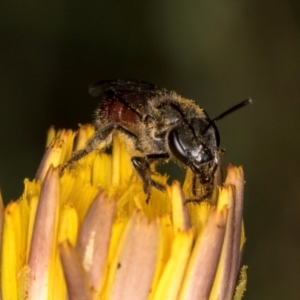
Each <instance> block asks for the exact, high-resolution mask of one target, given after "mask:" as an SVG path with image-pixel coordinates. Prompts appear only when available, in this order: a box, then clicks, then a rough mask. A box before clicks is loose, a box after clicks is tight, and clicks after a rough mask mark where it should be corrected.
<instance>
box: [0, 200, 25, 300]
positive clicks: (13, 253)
mask: <svg viewBox="0 0 300 300" xmlns="http://www.w3.org/2000/svg"><path fill="white" fill-rule="evenodd" d="M20 235H21V225H20V211H19V205H18V203H16V202H12V203H10V204H8V206H7V207H6V209H5V211H4V223H3V237H2V241H3V242H2V253H1V282H2V299H3V300H6V299H12V300H14V299H18V298H17V297H18V293H17V291H18V287H17V275H18V272H19V270H20V262H19V256H20Z"/></svg>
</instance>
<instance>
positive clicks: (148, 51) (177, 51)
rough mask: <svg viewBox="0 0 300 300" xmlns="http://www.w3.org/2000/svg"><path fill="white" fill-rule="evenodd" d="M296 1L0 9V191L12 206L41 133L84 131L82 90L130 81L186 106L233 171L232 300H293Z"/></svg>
mask: <svg viewBox="0 0 300 300" xmlns="http://www.w3.org/2000/svg"><path fill="white" fill-rule="evenodd" d="M299 3H300V2H299V1H297V0H294V1H283V0H282V1H280V0H279V1H272V2H271V1H266V0H261V1H253V0H252V1H249V0H248V1H240V0H239V1H237V0H232V1H229V0H225V1H224V0H223V1H213V0H211V1H198V2H196V1H193V2H190V1H185V2H184V1H181V2H179V1H151V2H150V1H149V2H146V1H130V2H129V1H126V2H125V1H123V2H122V3H121V1H118V2H116V1H105V2H104V1H102V2H100V1H87V2H83V1H69V2H67V1H57V2H56V1H54V2H53V1H51V2H45V1H42V2H40V1H27V2H26V3H24V2H22V4H20V5H18V4H17V3H16V2H14V1H6V2H5V1H1V4H0V122H1V123H0V186H1V190H2V194H3V197H4V199H5V201H9V200H11V199H17V198H18V197H19V195H20V194H21V192H22V189H23V184H22V182H23V179H24V178H25V177H29V178H33V176H34V174H35V170H36V168H37V166H38V164H39V161H40V159H41V157H42V155H43V151H44V144H45V137H46V131H47V129H48V128H49V126H50V125H54V126H55V127H57V128H60V127H65V128H73V129H75V128H76V127H77V124H78V123H87V122H90V121H91V115H92V112H93V110H94V109H95V107H96V105H97V102H98V101H99V99H95V98H92V97H90V96H89V94H88V93H87V88H88V86H89V84H91V83H93V82H94V81H96V80H100V79H113V78H137V79H143V80H146V81H149V82H153V83H155V84H156V85H159V86H162V87H166V88H168V89H172V90H175V91H177V92H178V93H179V94H181V95H183V96H185V97H188V98H191V99H195V100H197V101H198V103H199V104H200V105H201V106H202V107H204V108H205V109H206V111H207V112H208V113H209V115H210V116H211V117H212V118H213V117H215V116H216V115H218V114H219V113H221V112H223V111H224V110H226V109H227V108H229V107H230V106H232V105H233V104H236V103H237V102H239V101H241V100H243V99H245V98H247V97H249V96H251V97H252V98H253V99H254V104H253V105H252V106H249V107H247V108H245V109H243V110H240V111H239V112H236V113H235V114H232V115H230V116H228V117H227V118H226V119H224V120H221V121H220V122H219V123H218V128H219V131H220V134H221V146H222V147H224V148H226V150H227V153H226V155H225V157H224V159H223V160H224V162H225V163H227V162H229V161H231V162H233V163H235V164H241V165H243V166H244V169H245V173H246V181H247V184H246V194H245V226H246V233H247V238H248V240H247V244H246V248H245V252H244V259H243V263H244V264H246V265H248V266H249V268H248V275H249V279H248V286H247V292H246V296H245V298H244V299H246V300H247V299H256V300H259V299H300V284H299V280H300V238H299V236H300V217H299V216H300V189H299V185H300V184H299V169H300V158H299V154H300V153H299V146H300V139H299V132H298V131H297V130H299V126H300V118H299V113H300V4H299Z"/></svg>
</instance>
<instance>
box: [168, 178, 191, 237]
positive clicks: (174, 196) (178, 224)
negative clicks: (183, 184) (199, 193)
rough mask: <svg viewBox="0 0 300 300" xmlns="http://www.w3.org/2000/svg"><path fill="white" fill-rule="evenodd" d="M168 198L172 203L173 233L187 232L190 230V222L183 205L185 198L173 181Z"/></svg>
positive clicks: (176, 183)
mask: <svg viewBox="0 0 300 300" xmlns="http://www.w3.org/2000/svg"><path fill="white" fill-rule="evenodd" d="M170 198H171V201H172V218H173V227H174V231H175V232H176V231H188V230H189V229H190V228H191V221H190V218H189V215H188V211H187V207H186V205H185V198H184V196H183V193H182V190H181V188H180V183H179V182H178V181H174V182H173V184H172V186H171V191H170Z"/></svg>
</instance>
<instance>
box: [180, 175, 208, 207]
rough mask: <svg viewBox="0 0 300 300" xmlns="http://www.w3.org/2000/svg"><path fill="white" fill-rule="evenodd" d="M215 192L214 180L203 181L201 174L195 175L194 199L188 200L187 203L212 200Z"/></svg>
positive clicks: (193, 179)
mask: <svg viewBox="0 0 300 300" xmlns="http://www.w3.org/2000/svg"><path fill="white" fill-rule="evenodd" d="M213 191H214V182H213V178H212V179H211V180H203V179H201V177H200V176H199V174H195V173H194V174H193V177H192V194H193V195H192V198H190V199H186V201H185V203H188V202H196V203H200V202H202V201H204V200H210V198H211V197H212V195H213Z"/></svg>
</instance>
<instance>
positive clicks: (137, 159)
mask: <svg viewBox="0 0 300 300" xmlns="http://www.w3.org/2000/svg"><path fill="white" fill-rule="evenodd" d="M168 157H169V156H168V154H167V153H163V154H150V155H147V156H145V157H141V156H134V157H132V159H131V161H132V163H133V166H134V167H135V169H136V171H137V173H138V174H139V176H140V177H141V179H142V181H143V188H144V192H145V194H147V195H148V197H147V200H146V203H148V202H149V200H150V190H151V187H152V186H153V187H155V188H156V189H158V190H160V191H162V192H164V191H165V187H164V186H163V185H162V184H161V183H158V182H157V181H155V180H153V179H152V178H151V171H150V164H149V160H153V159H167V158H168Z"/></svg>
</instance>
